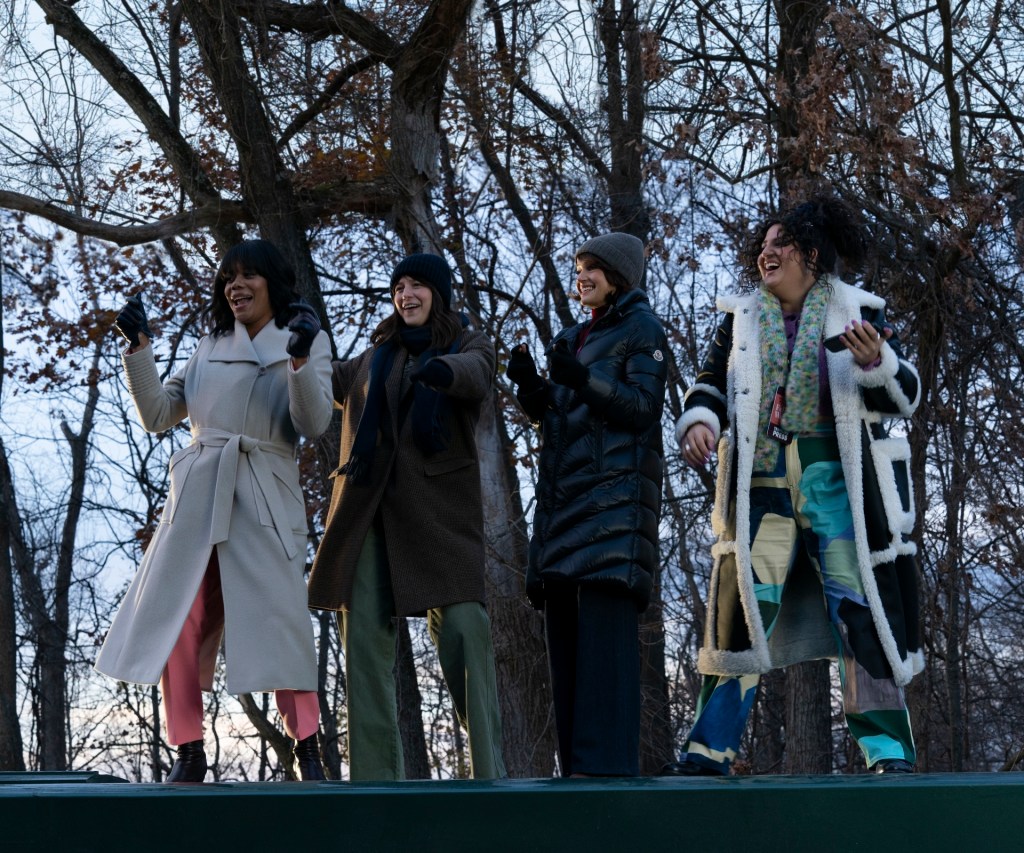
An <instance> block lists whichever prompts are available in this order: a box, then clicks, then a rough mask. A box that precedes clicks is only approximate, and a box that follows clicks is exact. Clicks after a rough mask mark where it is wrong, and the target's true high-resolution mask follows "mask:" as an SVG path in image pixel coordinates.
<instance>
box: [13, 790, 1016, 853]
mask: <svg viewBox="0 0 1024 853" xmlns="http://www.w3.org/2000/svg"><path fill="white" fill-rule="evenodd" d="M120 850H126V851H127V850H130V851H140V853H162V851H182V853H207V851H224V853H234V851H243V850H244V851H247V853H248V852H249V851H251V853H262V851H270V850H292V851H300V850H303V851H312V850H332V851H339V853H340V851H360V853H363V851H366V853H376V851H415V852H416V853H420V851H423V853H433V851H439V853H442V852H443V853H461V851H466V853H470V851H472V853H491V851H494V853H503V852H504V851H518V853H534V851H549V850H550V851H590V853H602V852H603V851H629V853H634V851H635V853H662V851H666V853H667V851H684V853H687V852H688V851H693V853H727V851H737V853H740V851H742V853H756V852H757V851H765V853H768V852H769V851H770V853H800V851H815V853H845V851H871V853H886V851H901V852H902V851H909V852H910V853H918V851H921V853H945V851H949V853H954V851H955V853H1003V851H1006V853H1010V852H1011V851H1013V852H1014V853H1016V851H1024V774H1021V773H998V774H997V773H964V774H927V775H926V774H921V775H915V776H903V777H896V776H891V777H886V776H873V775H867V774H865V775H861V776H756V777H750V776H747V777H742V776H733V777H729V778H722V779H716V778H712V779H707V778H700V779H632V780H623V779H587V780H577V779H571V780H570V779H516V780H505V781H498V782H476V781H458V782H396V783H378V784H370V783H350V782H320V783H316V782H293V783H274V784H256V783H221V784H205V785H141V784H129V783H125V782H120V781H113V780H111V779H110V777H101V776H98V775H97V774H90V773H64V774H46V773H24V774H20V773H0V851H2V853H29V851H31V853H44V851H45V853H79V851H80V852H81V853H93V851H96V853H100V851H103V853H106V851H120Z"/></svg>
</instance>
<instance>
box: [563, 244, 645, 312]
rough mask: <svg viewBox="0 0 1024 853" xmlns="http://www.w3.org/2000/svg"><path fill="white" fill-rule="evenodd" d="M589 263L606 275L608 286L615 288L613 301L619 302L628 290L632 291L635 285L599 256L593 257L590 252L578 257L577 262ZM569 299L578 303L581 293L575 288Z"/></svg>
mask: <svg viewBox="0 0 1024 853" xmlns="http://www.w3.org/2000/svg"><path fill="white" fill-rule="evenodd" d="M580 261H587V262H588V263H591V264H593V265H594V267H595V268H596V269H599V270H601V272H603V273H604V277H605V278H606V279H608V284H610V285H611V286H612V287H614V288H615V293H613V294H612V297H611V301H612V302H614V301H615V300H617V299H618V298H619V297H620V296H621V295H622V294H623V293H625V292H626V291H627V290H632V289H633V285H632V284H630V283H629V281H628V279H627V278H626V277H625V276H624V275H623V274H622V273H620V272H619V271H618V270H613V269H612V268H611V267H610V266H608V264H606V263H605V262H604V261H602V260H601V259H600V258H599V257H598V256H597V255H592V254H590V252H584V253H583V254H582V255H577V256H576V262H577V263H579V262H580ZM569 298H570V299H575V300H576V301H577V302H579V301H580V294H579V291H578V290H576V288H575V287H572V288H570V290H569Z"/></svg>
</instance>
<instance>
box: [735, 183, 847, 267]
mask: <svg viewBox="0 0 1024 853" xmlns="http://www.w3.org/2000/svg"><path fill="white" fill-rule="evenodd" d="M773 225H779V226H781V228H782V238H783V241H784V245H795V246H796V247H797V249H799V250H800V254H801V255H802V256H803V262H804V266H805V267H807V269H808V270H810V271H811V272H812V273H813V274H814V277H815V278H820V277H821V276H823V275H828V274H830V273H836V272H837V271H838V265H839V263H838V262H839V261H840V260H841V261H842V263H843V269H844V270H845V271H849V272H856V271H857V270H858V269H860V266H861V264H862V263H863V262H864V257H865V255H866V254H867V241H866V239H865V236H864V227H863V225H862V223H861V220H860V217H859V216H858V215H857V214H856V213H854V211H853V209H852V208H851V207H849V205H847V204H846V203H845V202H842V201H840V200H839V199H837V198H834V197H832V196H825V195H820V196H814V197H812V198H810V199H808V200H807V201H805V202H803V203H802V204H798V205H796V206H795V207H791V208H790V209H789V210H787V211H785V212H783V213H781V214H775V215H771V216H768V217H767V218H766V219H765V220H764V221H763V222H761V224H760V225H758V226H757V229H756V230H755V231H754V232H753V233H752V234H751V235H750V239H749V241H748V242H747V243H746V245H745V246H743V248H742V249H741V250H740V255H739V261H740V268H741V273H740V275H741V278H742V279H743V281H744V282H745V283H746V284H748V285H750V286H752V287H756V286H757V285H758V284H760V282H761V271H760V270H759V269H758V267H757V258H758V255H760V254H761V248H762V246H763V244H764V239H765V237H766V236H767V234H768V230H769V229H770V228H771V227H772V226H773ZM815 252H816V253H817V254H815Z"/></svg>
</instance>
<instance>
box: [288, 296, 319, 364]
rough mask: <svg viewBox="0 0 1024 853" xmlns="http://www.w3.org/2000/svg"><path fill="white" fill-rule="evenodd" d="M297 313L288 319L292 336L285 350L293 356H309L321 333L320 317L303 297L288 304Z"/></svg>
mask: <svg viewBox="0 0 1024 853" xmlns="http://www.w3.org/2000/svg"><path fill="white" fill-rule="evenodd" d="M288 307H289V308H291V309H292V310H293V311H294V312H295V315H294V316H293V317H292V318H291V320H289V321H288V331H289V332H291V333H292V334H291V337H290V338H288V344H287V346H285V350H286V351H287V353H288V355H290V356H291V357H292V358H308V357H309V350H310V348H311V347H312V346H313V341H314V340H315V338H316V336H317V335H318V334H319V333H320V318H319V317H318V316H317V313H316V311H315V310H314V308H313V306H312V305H310V304H309V303H308V302H306V301H305V300H303V299H300V300H299V301H298V302H293V303H291V305H289V306H288Z"/></svg>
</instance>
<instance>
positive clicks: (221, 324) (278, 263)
mask: <svg viewBox="0 0 1024 853" xmlns="http://www.w3.org/2000/svg"><path fill="white" fill-rule="evenodd" d="M236 271H249V272H254V273H257V274H259V275H261V276H263V277H264V278H265V279H266V280H267V293H268V295H269V296H270V309H271V311H273V312H274V323H276V324H277V327H278V328H279V329H280V328H283V327H284V326H285V325H286V324H287V323H288V321H289V320H290V319H291V318H292V314H293V313H294V312H293V311H292V310H291V309H290V308H289V307H288V306H289V305H290V304H291V303H292V302H295V301H296V300H297V299H298V298H299V294H298V292H297V291H296V289H295V270H293V269H292V266H291V264H289V263H288V261H286V260H285V259H284V255H282V254H281V252H280V251H279V250H278V248H277V246H275V245H274V244H273V243H271V242H269V241H267V240H243V241H242V242H241V243H239V244H238V245H237V246H232V247H231V248H230V249H228V251H227V252H226V253H225V255H224V257H223V258H222V259H221V262H220V266H219V267H217V273H216V275H215V276H214V277H213V298H212V299H211V300H210V305H209V306H208V308H207V309H206V311H207V314H209V316H210V318H211V320H212V322H213V330H212V334H213V336H214V337H219V336H221V335H224V334H227V333H228V332H232V331H234V329H235V315H234V314H232V313H231V306H230V305H229V304H228V298H227V296H226V295H225V293H224V285H225V284H226V283H227V282H228V280H229V279H230V278H231V277H232V275H233V274H234V273H235V272H236Z"/></svg>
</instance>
